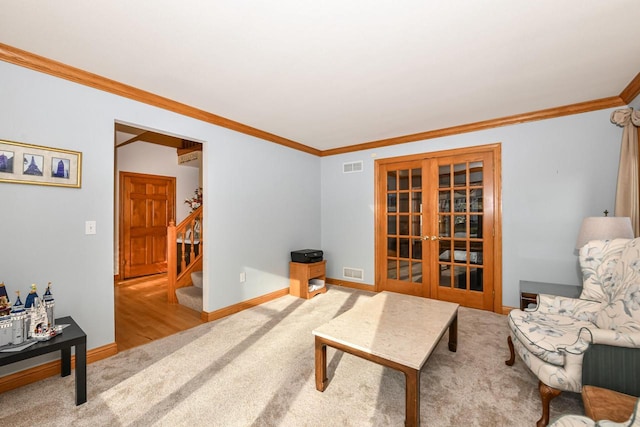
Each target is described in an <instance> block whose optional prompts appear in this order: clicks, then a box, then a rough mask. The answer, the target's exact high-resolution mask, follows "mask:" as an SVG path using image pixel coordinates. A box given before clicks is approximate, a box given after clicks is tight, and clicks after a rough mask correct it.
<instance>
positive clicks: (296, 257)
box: [291, 249, 323, 264]
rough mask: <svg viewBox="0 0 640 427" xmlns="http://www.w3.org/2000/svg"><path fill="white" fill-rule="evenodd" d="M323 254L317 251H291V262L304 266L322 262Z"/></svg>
mask: <svg viewBox="0 0 640 427" xmlns="http://www.w3.org/2000/svg"><path fill="white" fill-rule="evenodd" d="M322 256H323V253H322V251H321V250H319V249H300V250H298V251H291V261H293V262H302V263H305V264H308V263H312V262H320V261H322Z"/></svg>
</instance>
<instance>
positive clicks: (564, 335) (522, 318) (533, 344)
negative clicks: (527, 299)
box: [509, 310, 594, 366]
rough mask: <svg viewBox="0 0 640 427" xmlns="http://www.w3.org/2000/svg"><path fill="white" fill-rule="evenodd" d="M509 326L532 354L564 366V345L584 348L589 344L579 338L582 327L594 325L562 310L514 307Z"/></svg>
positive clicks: (576, 349) (577, 349) (553, 363)
mask: <svg viewBox="0 0 640 427" xmlns="http://www.w3.org/2000/svg"><path fill="white" fill-rule="evenodd" d="M509 327H510V329H511V331H512V333H513V335H514V338H516V340H517V341H518V342H519V343H520V344H522V345H523V346H524V347H525V348H526V349H527V350H528V351H529V352H530V353H531V354H533V355H534V356H536V357H537V358H539V359H541V360H542V361H544V362H546V363H550V364H552V365H556V366H564V364H565V358H564V351H565V348H566V347H572V348H574V347H575V349H574V350H575V351H580V350H582V351H584V349H586V346H587V345H588V344H586V343H584V342H583V341H580V340H579V339H578V338H579V336H580V330H581V329H582V328H593V327H594V325H593V323H591V322H589V321H588V320H580V319H576V318H573V317H570V316H565V315H562V314H551V313H543V312H539V311H533V312H527V311H520V310H513V311H512V312H511V313H509Z"/></svg>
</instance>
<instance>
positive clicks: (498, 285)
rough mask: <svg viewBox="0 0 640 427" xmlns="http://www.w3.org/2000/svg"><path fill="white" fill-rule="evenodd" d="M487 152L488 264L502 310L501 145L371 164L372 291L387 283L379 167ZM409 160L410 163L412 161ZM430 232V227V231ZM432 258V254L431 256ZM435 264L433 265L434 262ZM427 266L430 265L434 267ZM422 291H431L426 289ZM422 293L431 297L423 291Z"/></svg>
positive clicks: (495, 299) (496, 304)
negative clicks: (489, 189)
mask: <svg viewBox="0 0 640 427" xmlns="http://www.w3.org/2000/svg"><path fill="white" fill-rule="evenodd" d="M479 153H484V154H487V153H488V154H489V155H490V156H491V160H492V163H493V168H492V170H491V171H486V173H490V174H491V181H492V192H491V193H492V194H491V202H492V204H493V211H492V212H491V224H492V226H493V233H492V234H493V235H492V236H490V238H491V239H492V242H491V245H490V246H491V247H492V255H493V257H492V261H491V267H492V270H493V278H492V283H491V285H492V291H491V292H492V295H491V297H492V306H493V308H492V311H494V312H496V313H503V308H502V196H501V195H502V182H501V170H502V164H501V145H500V144H499V143H497V144H489V145H482V146H476V147H468V148H460V149H453V150H444V151H438V152H430V153H420V154H414V155H409V156H401V157H393V158H387V159H378V160H376V161H375V163H374V176H375V182H374V186H375V188H374V197H375V200H374V201H375V205H374V206H375V209H374V225H375V228H374V230H375V232H374V235H375V278H376V280H375V290H376V291H380V290H382V285H381V284H382V283H383V281H384V282H385V283H386V280H387V279H386V275H387V256H386V255H387V241H386V240H387V239H386V234H385V231H384V230H386V227H387V224H386V223H385V221H386V218H387V215H386V212H385V207H386V192H383V191H382V190H381V188H383V186H382V185H380V182H381V180H383V181H385V182H386V179H387V177H386V176H384V175H383V173H382V170H383V169H386V166H387V165H391V164H394V163H400V162H403V163H404V162H407V163H409V162H413V163H415V164H418V163H420V162H421V161H424V160H429V159H440V158H445V157H456V156H467V155H473V154H479ZM413 163H412V164H413ZM429 231H432V230H429ZM432 259H433V257H432ZM433 265H435V264H433ZM433 265H432V266H430V267H431V268H432V267H433ZM428 286H429V289H433V286H437V284H433V283H429V284H428ZM424 292H427V293H428V292H430V291H427V290H425V291H424ZM422 296H430V295H428V294H427V295H425V294H423V295H422Z"/></svg>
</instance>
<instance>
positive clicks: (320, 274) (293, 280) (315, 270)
mask: <svg viewBox="0 0 640 427" xmlns="http://www.w3.org/2000/svg"><path fill="white" fill-rule="evenodd" d="M326 264H327V261H326V260H325V261H320V262H314V263H310V264H304V263H301V262H290V263H289V293H290V294H291V295H293V296H296V297H299V298H306V299H309V298H313V297H314V296H316V295H318V294H323V293H325V292H327V286H326V285H325V286H323V287H322V288H320V289H316V290H315V291H313V292H309V280H311V279H321V280H322V281H326V279H327V276H326V270H325V267H326Z"/></svg>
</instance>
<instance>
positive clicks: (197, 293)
mask: <svg viewBox="0 0 640 427" xmlns="http://www.w3.org/2000/svg"><path fill="white" fill-rule="evenodd" d="M191 282H192V283H193V285H192V286H183V287H181V288H178V289H176V297H177V298H178V303H179V304H182V305H184V306H185V307H189V308H190V309H192V310H196V311H202V271H194V272H192V273H191Z"/></svg>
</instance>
